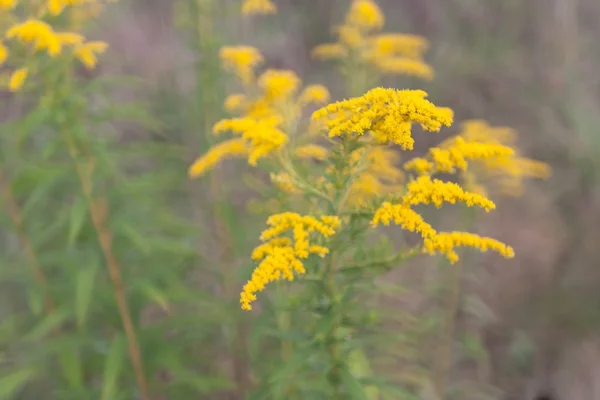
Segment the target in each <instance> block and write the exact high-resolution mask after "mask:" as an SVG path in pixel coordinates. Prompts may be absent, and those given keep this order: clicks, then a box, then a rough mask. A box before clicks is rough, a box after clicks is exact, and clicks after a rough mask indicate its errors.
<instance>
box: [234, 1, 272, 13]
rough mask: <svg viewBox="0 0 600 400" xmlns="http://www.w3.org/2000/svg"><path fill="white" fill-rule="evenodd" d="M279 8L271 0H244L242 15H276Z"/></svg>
mask: <svg viewBox="0 0 600 400" xmlns="http://www.w3.org/2000/svg"><path fill="white" fill-rule="evenodd" d="M276 12H277V7H276V6H275V4H273V2H272V1H271V0H244V3H243V4H242V14H244V15H255V14H264V15H266V14H275V13H276Z"/></svg>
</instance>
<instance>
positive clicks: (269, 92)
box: [258, 69, 300, 102]
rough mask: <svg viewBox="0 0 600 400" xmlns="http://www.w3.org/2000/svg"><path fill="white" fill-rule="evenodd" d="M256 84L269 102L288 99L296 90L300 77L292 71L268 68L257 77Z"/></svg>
mask: <svg viewBox="0 0 600 400" xmlns="http://www.w3.org/2000/svg"><path fill="white" fill-rule="evenodd" d="M258 86H259V87H260V88H261V89H262V90H263V92H264V95H265V97H266V100H267V101H269V102H273V101H280V100H284V99H288V98H290V97H291V96H293V95H294V94H296V92H297V91H298V88H299V87H300V78H298V75H296V73H295V72H294V71H289V70H278V69H268V70H266V71H265V72H264V73H263V74H262V75H261V76H260V77H259V78H258Z"/></svg>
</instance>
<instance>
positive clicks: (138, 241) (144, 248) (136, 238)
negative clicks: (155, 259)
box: [119, 224, 150, 255]
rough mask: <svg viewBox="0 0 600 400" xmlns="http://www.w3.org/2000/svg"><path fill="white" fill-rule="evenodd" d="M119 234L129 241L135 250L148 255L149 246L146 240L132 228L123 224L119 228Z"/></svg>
mask: <svg viewBox="0 0 600 400" xmlns="http://www.w3.org/2000/svg"><path fill="white" fill-rule="evenodd" d="M119 233H121V234H122V235H123V236H125V237H126V238H127V239H129V240H131V242H132V243H133V245H134V246H135V248H136V249H138V250H140V251H141V252H142V253H143V254H144V255H148V254H150V245H149V243H148V240H147V238H145V237H144V236H142V235H140V234H139V233H138V231H137V230H136V229H135V228H134V227H132V226H131V225H128V224H127V225H126V224H123V225H121V226H119Z"/></svg>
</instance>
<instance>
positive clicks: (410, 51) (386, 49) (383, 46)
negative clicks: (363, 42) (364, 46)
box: [370, 33, 429, 59]
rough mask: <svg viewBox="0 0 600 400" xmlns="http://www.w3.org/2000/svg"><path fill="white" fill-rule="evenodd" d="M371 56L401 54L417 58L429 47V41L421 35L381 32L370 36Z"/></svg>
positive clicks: (380, 56)
mask: <svg viewBox="0 0 600 400" xmlns="http://www.w3.org/2000/svg"><path fill="white" fill-rule="evenodd" d="M370 40H371V43H370V50H371V54H372V55H373V57H379V58H384V57H396V56H402V57H407V58H412V59H418V58H420V57H422V56H423V53H425V51H426V50H427V49H428V48H429V42H428V41H427V40H426V39H425V38H424V37H421V36H417V35H410V34H404V33H383V34H379V35H376V36H372V37H371V38H370Z"/></svg>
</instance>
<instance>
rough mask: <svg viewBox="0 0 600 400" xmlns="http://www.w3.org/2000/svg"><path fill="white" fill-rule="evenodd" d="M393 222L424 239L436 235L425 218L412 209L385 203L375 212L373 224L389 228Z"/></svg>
mask: <svg viewBox="0 0 600 400" xmlns="http://www.w3.org/2000/svg"><path fill="white" fill-rule="evenodd" d="M392 222H393V223H394V224H395V225H399V226H401V227H402V229H404V230H407V231H409V232H417V233H420V234H421V236H422V237H423V238H430V237H433V236H434V235H435V234H436V232H435V230H434V229H433V227H432V226H431V225H429V224H428V223H427V222H425V221H424V220H423V217H421V215H419V213H417V212H416V211H414V210H412V209H411V208H410V207H408V206H405V205H403V204H392V203H390V202H384V203H383V204H382V205H381V206H380V207H379V208H378V209H377V211H375V214H374V216H373V220H372V221H371V224H372V225H373V226H378V225H380V224H381V225H386V226H387V225H390V224H391V223H392Z"/></svg>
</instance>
